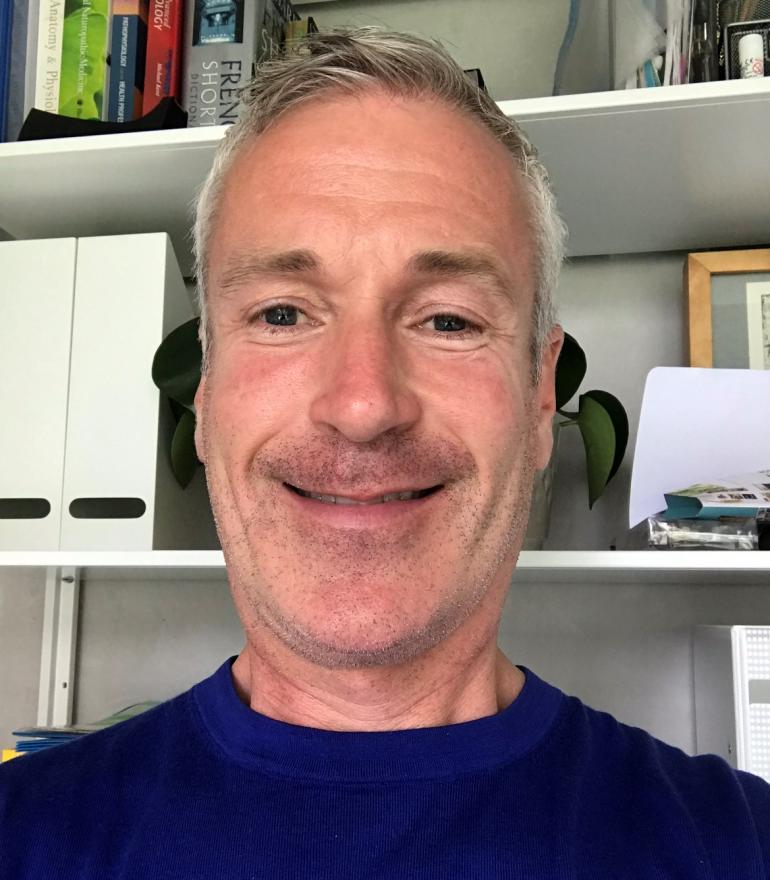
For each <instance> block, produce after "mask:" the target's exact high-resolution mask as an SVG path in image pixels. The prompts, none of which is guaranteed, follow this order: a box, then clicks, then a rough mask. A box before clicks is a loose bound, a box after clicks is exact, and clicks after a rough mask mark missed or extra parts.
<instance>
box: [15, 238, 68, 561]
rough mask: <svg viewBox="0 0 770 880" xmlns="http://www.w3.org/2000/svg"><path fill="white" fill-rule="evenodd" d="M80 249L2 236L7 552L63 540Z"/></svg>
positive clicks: (58, 242) (63, 242)
mask: <svg viewBox="0 0 770 880" xmlns="http://www.w3.org/2000/svg"><path fill="white" fill-rule="evenodd" d="M75 255H76V240H75V239H74V238H63V239H47V240H40V241H38V240H35V241H7V242H0V550H51V549H56V548H58V546H59V528H60V521H61V493H62V473H63V468H64V436H65V431H66V420H67V379H68V366H69V357H70V333H71V325H72V295H73V280H74V276H75Z"/></svg>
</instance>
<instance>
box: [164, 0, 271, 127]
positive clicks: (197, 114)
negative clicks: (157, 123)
mask: <svg viewBox="0 0 770 880" xmlns="http://www.w3.org/2000/svg"><path fill="white" fill-rule="evenodd" d="M267 2H270V0H267ZM223 6H226V7H227V11H226V12H223V11H222V7H223ZM265 7H266V0H233V2H230V3H227V4H223V3H221V2H216V3H214V2H210V0H187V3H186V6H185V62H184V85H183V89H182V106H183V107H184V109H185V110H187V113H188V119H187V125H188V126H189V127H190V128H195V127H200V126H204V125H230V124H232V123H233V122H235V121H236V120H237V119H238V104H239V90H240V88H241V87H242V86H244V85H246V83H247V82H248V81H249V79H250V77H251V73H252V69H253V66H254V61H255V59H256V58H257V53H258V49H259V27H258V22H262V20H263V18H264V15H265Z"/></svg>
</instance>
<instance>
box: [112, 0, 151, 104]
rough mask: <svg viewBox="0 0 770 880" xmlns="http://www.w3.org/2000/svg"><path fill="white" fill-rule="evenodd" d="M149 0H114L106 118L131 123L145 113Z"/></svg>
mask: <svg viewBox="0 0 770 880" xmlns="http://www.w3.org/2000/svg"><path fill="white" fill-rule="evenodd" d="M147 7H148V0H112V25H111V29H110V52H109V68H110V69H109V83H110V84H109V101H108V105H107V119H108V120H109V121H110V122H128V121H129V120H131V119H138V118H139V117H140V116H141V115H142V113H143V108H142V96H143V92H144V70H145V60H146V51H147Z"/></svg>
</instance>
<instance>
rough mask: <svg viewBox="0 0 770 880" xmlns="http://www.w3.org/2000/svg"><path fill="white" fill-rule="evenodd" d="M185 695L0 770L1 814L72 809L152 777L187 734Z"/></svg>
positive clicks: (188, 715)
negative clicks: (35, 806)
mask: <svg viewBox="0 0 770 880" xmlns="http://www.w3.org/2000/svg"><path fill="white" fill-rule="evenodd" d="M190 704H191V700H190V691H187V692H185V693H183V694H181V695H179V696H177V697H174V698H173V699H170V700H167V701H165V702H163V703H160V704H159V705H158V706H154V707H153V708H151V709H148V710H147V711H145V712H143V713H142V714H141V715H136V716H135V717H133V718H130V719H128V720H126V721H122V722H120V723H119V724H115V725H113V726H111V727H107V728H105V729H103V730H98V731H95V732H93V733H89V734H86V735H84V736H81V737H78V738H77V739H75V740H72V741H70V742H67V743H65V744H63V745H59V746H52V747H51V748H47V749H43V750H41V751H39V752H36V753H33V754H28V755H21V756H19V757H17V758H14V759H13V760H12V761H8V762H6V763H4V764H3V765H2V766H0V812H2V808H3V805H4V802H5V803H6V804H13V805H14V806H15V808H18V807H19V806H20V805H21V804H23V803H25V802H27V801H30V802H31V801H36V800H39V799H41V798H42V799H43V800H45V801H46V802H47V803H53V802H56V801H59V802H60V803H61V805H62V806H64V802H65V801H67V802H72V803H77V802H78V799H84V798H85V799H88V798H90V797H91V796H93V795H94V794H95V792H96V791H97V790H105V789H107V788H108V787H118V788H119V787H120V786H121V785H122V784H125V783H126V782H127V781H129V780H131V781H132V782H133V784H135V782H136V780H137V778H142V777H144V778H147V777H152V775H153V774H154V773H155V772H156V771H157V768H158V766H159V765H161V764H162V762H163V761H164V754H165V755H166V756H167V755H168V753H169V752H172V753H173V752H175V751H177V749H178V746H179V743H180V741H182V740H183V739H184V733H185V730H187V732H188V733H189V726H190V725H189V719H190V712H191V705H190Z"/></svg>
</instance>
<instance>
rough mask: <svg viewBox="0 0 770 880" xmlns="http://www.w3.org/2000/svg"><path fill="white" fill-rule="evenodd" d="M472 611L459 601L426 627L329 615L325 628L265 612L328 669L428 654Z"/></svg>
mask: <svg viewBox="0 0 770 880" xmlns="http://www.w3.org/2000/svg"><path fill="white" fill-rule="evenodd" d="M470 610H471V609H470V608H467V609H463V608H462V605H461V604H454V605H453V606H452V611H451V613H446V612H444V613H441V612H438V613H436V614H434V615H433V616H432V617H431V618H430V619H429V620H427V621H426V622H425V623H424V625H422V626H415V625H414V620H412V621H411V625H405V621H403V620H401V619H399V620H396V619H390V620H389V619H388V618H386V617H384V616H382V615H378V616H371V615H356V616H351V615H337V616H334V617H333V616H328V617H326V618H325V621H324V622H330V623H331V625H328V626H324V627H323V628H320V627H319V626H318V625H317V624H315V625H311V624H309V623H308V624H304V623H303V622H302V621H300V620H298V619H297V618H287V617H284V616H283V615H281V614H276V613H268V614H262V615H261V617H262V622H263V624H264V625H265V626H266V627H267V628H268V629H269V630H270V631H271V633H272V635H273V636H274V637H276V638H277V639H278V640H279V641H280V642H281V643H282V644H283V645H284V646H285V647H286V648H288V649H289V650H290V651H291V652H292V653H294V654H296V655H298V656H300V657H302V658H304V659H305V660H308V661H310V662H311V663H314V664H316V665H318V666H322V667H325V668H328V669H373V668H377V667H385V666H391V667H392V666H400V665H403V664H405V663H409V662H411V661H413V660H415V659H417V658H418V657H420V656H422V655H424V654H426V653H427V652H428V651H430V650H431V649H432V648H434V647H435V646H436V645H437V644H439V643H440V642H442V641H444V640H445V639H446V638H447V637H448V636H449V635H451V633H452V632H453V631H454V630H455V629H456V628H457V627H458V626H459V625H460V624H461V623H462V620H463V619H465V618H466V617H467V616H468V613H469V612H470ZM399 617H401V615H399ZM332 621H333V623H332Z"/></svg>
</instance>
